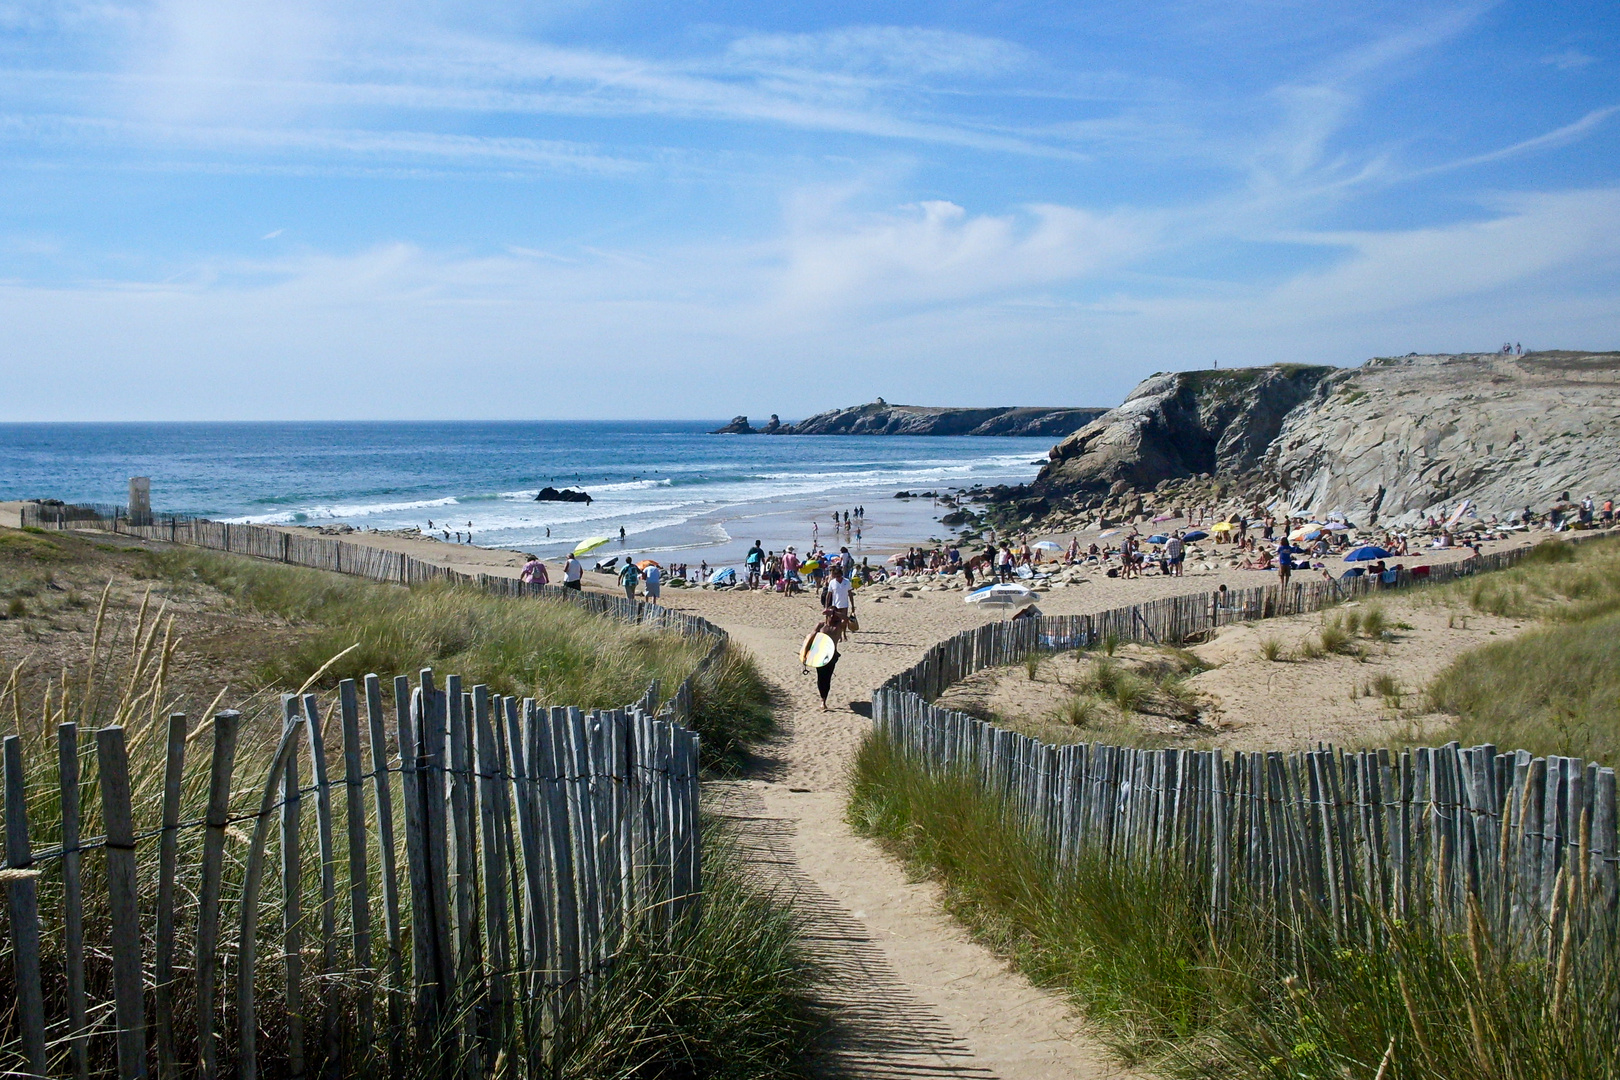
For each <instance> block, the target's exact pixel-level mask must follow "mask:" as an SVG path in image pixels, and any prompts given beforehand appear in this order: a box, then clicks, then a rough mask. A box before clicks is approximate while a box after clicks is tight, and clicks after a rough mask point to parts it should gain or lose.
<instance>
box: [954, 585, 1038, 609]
mask: <svg viewBox="0 0 1620 1080" xmlns="http://www.w3.org/2000/svg"><path fill="white" fill-rule="evenodd" d="M966 601H967V603H969V604H980V605H983V606H985V607H1010V608H1024V607H1029V606H1030V605H1032V604H1034V603H1035V593H1034V592H1033V591H1032V590H1030V589H1026V588H1024V586H1022V585H986V586H985V587H984V588H982V589H974V590H973V591H972V592H970V593H968V594H967V597H966Z"/></svg>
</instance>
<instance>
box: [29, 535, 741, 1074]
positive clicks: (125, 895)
mask: <svg viewBox="0 0 1620 1080" xmlns="http://www.w3.org/2000/svg"><path fill="white" fill-rule="evenodd" d="M46 509H47V510H50V511H51V513H50V514H47V515H44V516H41V517H39V518H38V520H36V521H31V522H29V523H30V524H36V525H44V526H47V527H58V528H71V529H84V528H94V529H102V530H106V531H112V532H118V533H121V534H124V535H130V536H136V537H140V538H143V539H152V540H163V541H168V542H171V543H176V544H183V545H189V546H196V547H203V548H209V549H212V550H217V551H225V552H231V553H235V554H241V555H248V556H254V557H258V558H264V559H270V560H273V561H277V562H283V563H287V564H290V565H295V566H305V567H313V568H317V569H323V570H330V571H335V572H339V573H345V574H354V575H357V576H361V577H365V578H369V579H371V580H374V581H379V582H397V583H400V584H403V585H407V586H409V585H415V584H419V583H424V582H446V583H451V584H457V585H463V586H468V587H473V588H477V589H480V590H481V591H485V592H489V593H492V594H495V595H501V596H511V597H525V596H528V597H540V598H545V599H551V600H560V601H563V602H567V603H570V604H575V605H579V606H582V607H584V608H586V609H587V610H589V611H592V612H594V613H597V614H600V615H604V616H607V617H611V618H618V619H621V620H624V621H626V622H630V623H634V624H637V625H640V626H644V627H652V628H657V629H663V630H669V631H672V632H676V633H681V634H686V635H689V636H693V637H698V638H701V639H704V640H706V641H708V642H709V643H710V648H709V650H708V652H707V654H706V655H705V657H704V658H703V660H702V661H701V662H700V663H699V665H698V666H697V668H696V670H695V671H694V672H693V674H692V675H691V676H689V677H688V678H687V679H685V680H684V681H683V682H682V683H681V684H680V686H679V687H678V688H677V689H676V691H675V693H674V694H673V695H671V696H670V697H669V698H668V699H667V700H663V701H661V700H660V696H659V686H658V684H657V683H656V682H654V683H653V684H652V685H651V686H650V687H649V688H648V691H647V693H646V694H645V695H644V697H643V698H642V699H641V700H640V701H639V702H637V703H635V704H634V705H631V706H628V707H626V708H623V709H613V710H590V711H586V710H582V709H578V708H572V707H567V708H557V707H553V708H545V707H541V706H538V705H537V704H536V703H535V702H534V701H533V700H531V699H523V700H521V701H520V700H518V699H516V698H512V697H503V696H500V695H492V694H490V693H489V692H488V690H487V688H486V687H484V686H474V687H472V688H470V690H466V691H464V690H463V688H462V686H461V684H460V679H459V678H458V677H456V676H450V677H449V678H447V679H446V680H445V682H444V686H443V687H442V688H440V687H439V686H438V685H437V683H436V682H435V678H434V674H433V672H431V671H430V670H424V671H422V672H421V674H420V678H419V681H418V683H417V685H415V686H412V685H411V682H410V679H409V678H408V677H406V676H399V677H397V678H395V679H394V680H393V685H392V694H391V697H392V702H391V706H392V708H391V710H390V708H389V707H388V705H389V704H390V703H388V702H386V701H385V698H386V697H387V696H389V695H385V693H384V687H383V683H382V682H381V680H379V679H378V678H377V676H375V675H368V676H366V678H365V681H364V684H363V686H362V685H357V684H356V683H355V682H354V681H353V680H344V681H343V682H342V683H340V684H339V687H338V691H337V694H336V698H335V700H334V701H333V702H331V703H330V704H329V707H328V714H329V719H328V720H327V721H326V722H323V721H322V708H321V702H320V701H319V699H318V698H317V697H316V696H315V695H304V696H302V697H295V696H293V695H287V696H285V697H284V698H283V702H282V714H283V715H282V732H281V735H280V738H279V741H278V742H277V743H276V744H275V746H274V750H273V752H271V753H269V755H268V759H267V760H266V761H264V762H262V763H259V768H261V769H262V770H263V772H262V774H258V771H257V770H249V772H250V774H253V778H252V779H251V780H250V781H249V783H250V784H251V785H252V786H251V788H250V789H249V790H248V791H247V793H246V797H247V804H246V805H241V803H242V801H243V797H242V796H241V795H240V794H239V793H238V792H237V785H236V780H237V778H239V775H240V773H241V772H242V770H241V769H240V768H238V765H239V763H238V760H237V754H236V750H237V745H238V742H239V739H240V737H241V736H243V735H244V730H243V728H244V722H243V718H242V717H241V716H240V715H239V714H238V713H236V712H232V711H225V712H221V713H219V714H218V715H216V716H214V717H212V718H210V719H209V720H208V721H206V722H205V723H204V724H203V725H202V726H201V727H199V728H198V729H197V730H196V731H193V732H191V733H190V734H189V735H188V734H187V718H186V717H185V716H183V715H179V714H176V715H174V716H171V717H170V718H169V720H168V724H167V728H166V731H165V732H164V733H163V737H165V738H166V740H167V742H166V758H165V775H164V784H163V794H162V798H161V806H160V807H158V808H157V809H158V812H159V815H160V820H159V821H158V823H157V824H155V825H154V826H153V827H151V828H149V829H146V830H144V831H139V832H137V831H136V828H135V820H136V818H137V817H139V816H141V815H142V814H143V813H145V811H146V808H144V807H139V806H132V805H131V794H130V777H129V754H128V743H129V741H130V740H131V739H134V738H140V737H141V733H140V732H134V733H131V732H126V730H125V729H124V728H122V727H116V726H114V727H106V728H102V729H100V730H98V731H96V732H95V743H96V766H95V768H94V769H93V770H90V769H84V768H82V765H83V762H81V754H80V751H79V745H78V744H79V738H80V735H79V732H78V730H77V728H76V726H75V725H73V724H63V725H61V727H60V728H59V729H58V731H57V732H56V739H57V750H58V753H57V769H56V772H57V776H56V778H55V780H56V782H55V783H54V784H48V785H45V786H46V787H48V788H49V789H50V790H45V791H42V790H38V788H39V787H40V786H41V785H39V784H38V783H37V782H36V784H35V790H32V791H31V790H30V789H29V785H28V783H27V780H26V777H27V775H28V771H27V769H26V768H25V764H26V763H25V761H24V755H23V741H22V740H21V739H20V738H19V736H15V735H14V736H9V737H7V738H6V739H5V742H4V750H5V755H4V778H5V836H6V849H5V867H4V869H0V880H3V882H4V884H5V886H6V892H7V899H8V901H9V902H8V904H7V923H8V937H9V940H10V944H11V948H12V953H13V971H12V972H11V973H10V974H12V976H13V978H14V990H15V1000H16V1006H15V1008H14V1009H12V1010H11V1011H10V1012H9V1013H7V1014H6V1015H5V1017H4V1019H3V1020H0V1040H3V1041H0V1057H9V1058H10V1061H9V1062H3V1063H0V1064H3V1066H4V1068H5V1070H6V1073H7V1075H24V1076H52V1075H72V1076H74V1077H80V1078H82V1077H88V1076H90V1075H91V1074H92V1073H95V1074H97V1075H114V1074H115V1075H117V1076H119V1077H120V1078H125V1080H128V1078H135V1077H145V1076H147V1075H148V1074H149V1069H151V1068H155V1070H156V1072H157V1074H158V1075H159V1076H161V1077H179V1076H197V1077H202V1078H205V1080H212V1078H214V1077H225V1076H238V1077H242V1078H244V1080H257V1078H258V1077H259V1076H261V1075H263V1076H277V1077H280V1076H287V1077H302V1076H306V1075H310V1074H318V1075H322V1076H339V1075H353V1074H357V1073H362V1072H367V1071H373V1072H381V1073H385V1074H387V1075H390V1076H415V1075H433V1076H440V1075H446V1076H448V1075H467V1076H472V1075H486V1074H488V1073H490V1072H491V1071H493V1070H494V1069H495V1068H496V1066H497V1063H498V1062H499V1063H500V1067H501V1068H502V1069H505V1070H507V1071H508V1072H512V1073H514V1074H518V1075H522V1076H525V1077H541V1076H548V1075H551V1074H552V1071H553V1069H554V1066H556V1064H557V1063H558V1062H559V1061H560V1060H561V1059H562V1057H563V1056H564V1055H565V1054H566V1052H567V1050H568V1039H569V1037H570V1035H571V1033H573V1032H575V1031H577V1030H578V1029H579V1025H580V1020H581V1017H582V1016H584V1015H585V1013H584V1010H587V1009H588V1008H589V1001H590V993H591V990H592V988H593V987H594V986H595V985H596V984H597V983H598V982H599V981H600V980H601V979H602V977H603V976H604V975H605V974H606V973H607V972H609V971H610V970H611V968H612V967H613V964H614V963H615V960H616V958H617V957H618V956H619V955H620V952H621V950H622V949H623V947H624V946H625V945H626V943H628V942H630V941H632V940H635V939H637V938H640V937H645V936H646V935H659V934H665V933H667V932H668V931H669V930H670V929H671V928H672V927H673V926H675V925H676V923H677V922H678V921H679V920H681V919H683V918H688V917H690V916H691V914H692V913H693V912H694V910H695V907H696V905H697V904H698V903H699V901H700V898H701V891H702V889H701V886H702V881H701V866H700V855H699V836H698V816H697V815H698V796H699V784H698V758H699V739H698V736H697V735H696V734H695V733H694V732H693V731H691V730H690V729H689V728H688V727H686V721H687V720H688V719H689V718H690V715H691V709H692V694H693V691H692V684H693V680H694V679H695V678H697V677H698V675H700V674H701V673H702V672H703V671H704V670H705V669H706V668H707V667H708V666H709V665H711V664H712V663H714V662H715V661H716V660H717V659H718V657H719V656H720V655H721V654H722V652H723V651H724V649H725V647H726V644H727V636H726V634H725V632H724V631H723V630H721V629H720V628H719V627H717V626H715V625H714V624H712V623H710V622H708V621H707V620H704V619H701V618H698V617H696V616H691V615H685V614H683V613H680V612H675V611H670V610H668V609H666V608H663V607H660V606H659V605H656V604H649V603H641V602H635V603H632V602H630V601H627V600H625V599H623V598H621V597H615V596H604V595H600V594H593V593H583V592H578V591H574V590H569V589H563V588H560V587H556V586H537V585H529V584H526V583H524V582H521V581H518V580H516V579H514V578H505V577H498V576H493V575H483V574H480V575H467V574H461V573H458V572H456V571H453V570H449V569H447V568H445V567H441V566H436V565H434V564H431V563H426V562H423V561H421V560H418V559H414V558H411V557H409V556H406V555H403V554H400V553H397V552H388V551H381V550H379V549H376V548H370V547H366V546H364V545H359V544H352V543H348V542H346V541H342V540H335V539H331V538H327V537H307V536H296V535H293V534H290V533H285V532H281V531H279V530H275V529H267V528H263V527H260V526H253V525H231V524H226V523H222V522H212V521H206V520H202V519H195V518H185V517H176V516H170V517H159V518H155V519H154V521H153V523H151V524H144V525H134V524H131V523H130V522H129V520H128V519H127V517H124V516H122V515H120V514H119V513H116V512H111V511H108V510H106V509H105V508H99V507H66V508H61V507H58V508H54V509H53V508H50V507H47V508H46ZM362 711H363V713H364V717H363V719H362V715H361V714H362ZM390 712H391V714H392V715H391V721H392V722H391V723H390ZM333 717H335V718H336V720H337V721H338V727H339V731H338V732H336V733H335V736H336V737H335V738H334V733H333V732H332V731H331V721H330V718H333ZM198 740H203V741H204V742H205V745H207V744H211V746H212V755H211V758H210V760H209V761H208V763H207V766H206V769H203V768H202V767H201V766H199V767H197V768H194V769H192V770H190V771H188V770H187V769H186V757H187V748H188V745H189V744H190V743H192V742H195V741H198ZM338 741H341V744H342V745H341V749H339V748H338V747H337V746H336V745H335V743H336V742H338ZM328 743H333V744H334V745H332V746H331V747H330V748H329V747H328ZM301 755H302V757H303V759H304V760H305V761H306V762H307V767H308V769H309V772H310V777H309V782H308V783H301V781H300V769H299V761H300V757H301ZM339 763H340V764H339ZM36 768H37V763H36ZM334 772H335V773H336V775H334ZM188 792H189V793H190V797H191V799H192V802H195V801H196V800H197V799H198V798H202V799H205V803H206V808H205V809H204V811H203V812H202V813H201V814H198V815H196V816H194V817H193V818H192V819H190V820H182V817H183V814H182V810H183V808H184V807H185V806H186V805H187V803H186V801H185V796H186V793H188ZM338 792H340V793H341V796H342V798H341V800H340V801H341V807H342V808H341V810H337V809H335V802H334V794H335V793H338ZM84 793H91V794H92V795H96V794H98V795H99V805H96V804H89V805H81V795H82V794H84ZM368 793H369V799H368ZM306 800H307V801H312V802H313V809H314V816H315V822H314V826H315V828H314V835H313V838H312V837H311V836H310V834H309V830H308V829H307V828H305V826H304V823H303V804H304V803H305V802H306ZM41 802H43V803H45V804H47V805H50V806H52V808H59V810H60V820H61V825H60V836H59V837H58V838H56V839H58V843H57V844H56V845H55V846H53V847H51V848H49V849H48V850H45V851H39V852H36V851H34V850H33V844H32V838H31V836H30V827H29V808H30V804H31V803H32V804H33V805H34V806H35V807H38V806H39V805H40V804H41ZM97 811H99V816H100V820H101V822H102V826H103V832H104V835H103V836H101V837H99V838H91V839H85V838H83V837H82V836H81V835H80V830H81V821H82V820H83V818H84V816H85V815H86V814H87V813H89V814H94V813H96V812H97ZM35 816H36V817H38V816H39V814H38V813H37V811H36V814H35ZM340 824H341V830H340V829H339V828H338V826H339V825H340ZM246 830H251V837H248V836H247V833H246ZM273 834H274V839H275V843H276V846H277V848H278V850H279V853H280V858H281V865H280V870H281V873H280V876H279V879H278V880H279V889H272V890H271V894H270V895H269V897H268V898H267V896H266V890H265V882H264V878H265V870H266V861H267V859H268V856H269V853H270V848H271V846H272V839H273ZM188 839H189V841H190V843H189V844H188V843H187V841H188ZM228 839H234V840H235V841H236V842H237V843H238V844H239V845H240V844H244V843H245V844H246V845H247V851H246V854H245V855H242V856H238V855H237V854H236V853H234V852H233V851H232V849H231V845H230V844H229V843H228V842H227V841H228ZM312 840H313V851H311V850H309V849H310V848H311V846H312V843H311V841H312ZM154 843H155V844H156V851H155V856H156V857H155V859H153V858H151V852H152V845H153V844H154ZM183 847H185V848H187V849H188V850H191V851H192V852H193V854H195V856H196V857H195V858H194V859H193V860H191V861H189V862H187V863H185V864H182V861H181V858H180V853H181V850H182V848H183ZM138 855H141V856H145V857H141V858H138ZM311 856H312V858H310V857H311ZM306 860H308V862H307V865H306ZM98 861H99V863H100V865H99V866H98V865H96V863H97V862H98ZM401 871H403V873H401ZM87 872H93V873H94V874H95V875H96V877H95V882H96V885H97V887H98V888H100V887H104V888H105V890H106V892H107V896H108V900H109V903H108V911H109V913H108V916H107V920H106V926H105V929H106V940H105V941H90V940H88V939H87V937H86V921H85V902H84V897H85V889H84V884H85V878H86V874H87ZM311 877H313V879H314V880H313V881H310V880H308V879H309V878H311ZM340 879H341V880H340ZM154 880H155V892H153V891H152V890H151V889H148V890H147V891H146V892H145V893H143V892H142V891H141V887H140V886H141V882H143V881H145V882H147V883H148V884H149V885H150V884H151V883H152V882H153V881H154ZM312 886H313V887H312ZM143 896H149V897H150V907H149V908H148V909H147V910H145V911H143V910H142V897H143ZM42 897H43V898H45V899H46V900H47V904H46V905H44V907H43V908H42V905H41V898H42ZM182 897H186V898H194V900H193V901H192V902H189V903H185V904H182V903H181V902H180V900H179V898H182ZM306 901H307V903H306ZM228 909H230V910H228ZM42 910H43V912H44V914H43V915H42ZM181 912H183V913H184V914H185V915H186V916H187V917H188V920H189V925H190V926H191V927H194V934H193V935H192V937H191V940H190V941H189V942H186V941H185V940H183V939H184V938H185V937H186V934H187V930H188V926H187V923H186V921H182V920H178V919H177V913H181ZM193 915H194V918H190V917H191V916H193ZM379 916H380V924H381V933H380V934H379V933H377V931H376V927H377V925H378V923H379ZM53 921H55V923H56V924H55V925H52V922H53ZM261 922H263V923H264V924H266V926H269V925H272V924H273V925H274V926H276V927H278V928H279V931H280V948H279V951H278V952H276V953H275V954H274V959H275V960H277V961H279V965H277V966H279V968H280V971H279V972H276V971H273V970H270V966H269V965H266V964H261V963H260V960H261V958H262V955H263V954H264V952H265V948H266V943H265V942H264V941H263V940H262V939H264V938H265V937H267V936H270V934H272V933H273V931H266V930H261ZM42 926H43V927H44V929H45V931H46V934H45V937H46V938H48V939H49V940H50V941H52V942H56V943H59V944H60V949H59V950H52V951H49V952H47V951H44V950H42V946H41V942H42V934H41V928H42ZM306 937H308V938H311V939H312V940H311V941H310V942H309V943H307V944H306V940H305V939H306ZM317 943H318V949H317V948H315V945H316V944H317ZM187 944H189V946H190V947H189V948H186V947H183V946H184V945H187ZM58 952H59V953H60V955H58ZM306 964H308V966H306ZM0 982H3V976H0ZM226 983H229V984H230V985H231V986H232V987H234V993H233V994H230V995H227V994H225V993H222V992H221V989H220V988H221V986H222V984H226ZM182 1002H184V1003H186V1004H187V1005H189V1006H190V1007H189V1008H185V1007H181V1005H180V1003H182ZM182 1036H184V1037H182Z"/></svg>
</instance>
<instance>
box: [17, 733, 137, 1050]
mask: <svg viewBox="0 0 1620 1080" xmlns="http://www.w3.org/2000/svg"><path fill="white" fill-rule="evenodd" d="M5 756H6V871H7V873H6V906H7V907H8V908H9V911H10V916H11V950H12V964H13V966H14V968H15V970H16V974H17V1001H16V1015H17V1026H18V1027H19V1028H20V1029H21V1031H20V1034H21V1035H22V1051H23V1057H24V1058H25V1059H26V1060H27V1062H28V1069H29V1072H30V1074H31V1075H33V1076H36V1077H43V1076H44V1075H45V1068H46V1062H45V995H44V992H43V991H42V990H41V988H40V979H39V895H38V885H37V883H36V882H35V880H34V879H35V877H37V876H38V872H37V871H36V870H34V854H33V850H32V848H31V847H30V846H29V843H28V792H27V790H26V789H25V787H24V783H23V760H22V739H21V737H19V736H16V735H7V736H6V741H5ZM137 963H139V959H138V958H137ZM136 974H137V975H139V974H140V972H139V969H138V968H137V971H136ZM122 1000H123V999H122V997H121V998H120V1001H122ZM119 1051H120V1058H121V1057H122V1051H123V1042H122V1040H120V1042H119Z"/></svg>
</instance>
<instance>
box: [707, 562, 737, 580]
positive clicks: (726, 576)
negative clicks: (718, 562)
mask: <svg viewBox="0 0 1620 1080" xmlns="http://www.w3.org/2000/svg"><path fill="white" fill-rule="evenodd" d="M736 583H737V568H736V567H735V566H722V567H721V568H720V569H718V570H716V571H715V572H714V573H712V574H710V575H709V584H710V585H735V584H736Z"/></svg>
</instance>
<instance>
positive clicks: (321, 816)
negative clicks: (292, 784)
mask: <svg viewBox="0 0 1620 1080" xmlns="http://www.w3.org/2000/svg"><path fill="white" fill-rule="evenodd" d="M351 691H352V685H351ZM321 727H322V725H321V714H320V706H319V703H318V702H317V701H316V699H315V695H314V694H305V695H304V730H305V732H306V734H307V735H308V736H309V771H310V778H311V779H312V780H314V782H315V840H316V844H317V851H318V852H319V854H320V859H321V975H322V977H323V978H331V976H332V974H333V972H334V971H336V970H337V855H336V854H335V853H334V852H333V850H332V782H331V777H330V776H329V775H328V773H327V768H326V741H325V738H324V736H323V734H322V731H321ZM364 857H365V845H364V843H362V844H361V858H362V859H363V858H364ZM321 997H322V998H323V1002H322V1004H323V1008H322V1010H321V1061H322V1066H321V1071H322V1072H323V1073H324V1074H325V1075H328V1076H330V1075H334V1072H335V1069H336V1066H337V1049H338V1030H337V1029H338V995H337V994H336V993H333V992H331V991H330V990H328V992H326V993H324V994H322V995H321Z"/></svg>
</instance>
